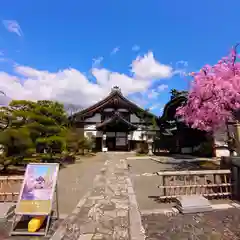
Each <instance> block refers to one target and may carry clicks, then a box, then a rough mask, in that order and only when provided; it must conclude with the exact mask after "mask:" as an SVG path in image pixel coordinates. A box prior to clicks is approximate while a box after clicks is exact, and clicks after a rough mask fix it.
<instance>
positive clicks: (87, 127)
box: [84, 124, 102, 137]
mask: <svg viewBox="0 0 240 240" xmlns="http://www.w3.org/2000/svg"><path fill="white" fill-rule="evenodd" d="M88 133H91V134H92V135H93V136H95V137H102V132H101V131H97V130H96V125H95V124H92V125H85V126H84V136H85V137H88Z"/></svg>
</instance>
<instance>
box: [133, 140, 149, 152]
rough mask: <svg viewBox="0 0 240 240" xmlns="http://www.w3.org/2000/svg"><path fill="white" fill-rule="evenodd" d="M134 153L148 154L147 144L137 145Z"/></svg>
mask: <svg viewBox="0 0 240 240" xmlns="http://www.w3.org/2000/svg"><path fill="white" fill-rule="evenodd" d="M136 152H137V153H138V154H147V153H148V143H147V142H140V143H138V144H137V151H136Z"/></svg>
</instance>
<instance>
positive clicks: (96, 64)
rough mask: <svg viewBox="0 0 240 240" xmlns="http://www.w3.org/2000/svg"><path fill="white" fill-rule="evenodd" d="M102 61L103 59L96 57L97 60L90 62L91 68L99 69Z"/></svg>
mask: <svg viewBox="0 0 240 240" xmlns="http://www.w3.org/2000/svg"><path fill="white" fill-rule="evenodd" d="M102 61H103V57H97V58H93V60H92V67H93V68H94V67H99V66H100V64H101V62H102Z"/></svg>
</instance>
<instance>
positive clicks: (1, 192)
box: [0, 176, 23, 202]
mask: <svg viewBox="0 0 240 240" xmlns="http://www.w3.org/2000/svg"><path fill="white" fill-rule="evenodd" d="M22 182H23V176H0V202H17V200H18V196H19V193H20V189H21V185H22Z"/></svg>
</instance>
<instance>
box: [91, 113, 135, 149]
mask: <svg viewBox="0 0 240 240" xmlns="http://www.w3.org/2000/svg"><path fill="white" fill-rule="evenodd" d="M96 129H97V130H98V131H102V132H103V134H104V135H105V136H104V138H105V137H106V138H105V139H104V140H103V148H107V150H108V151H128V150H129V145H128V133H129V132H131V131H134V130H136V129H137V126H135V125H134V124H132V123H130V122H129V121H128V120H126V119H125V118H124V117H123V116H121V115H120V113H119V112H115V113H114V114H113V116H112V117H110V118H109V119H106V120H105V121H104V122H102V123H100V124H98V125H97V126H96Z"/></svg>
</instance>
